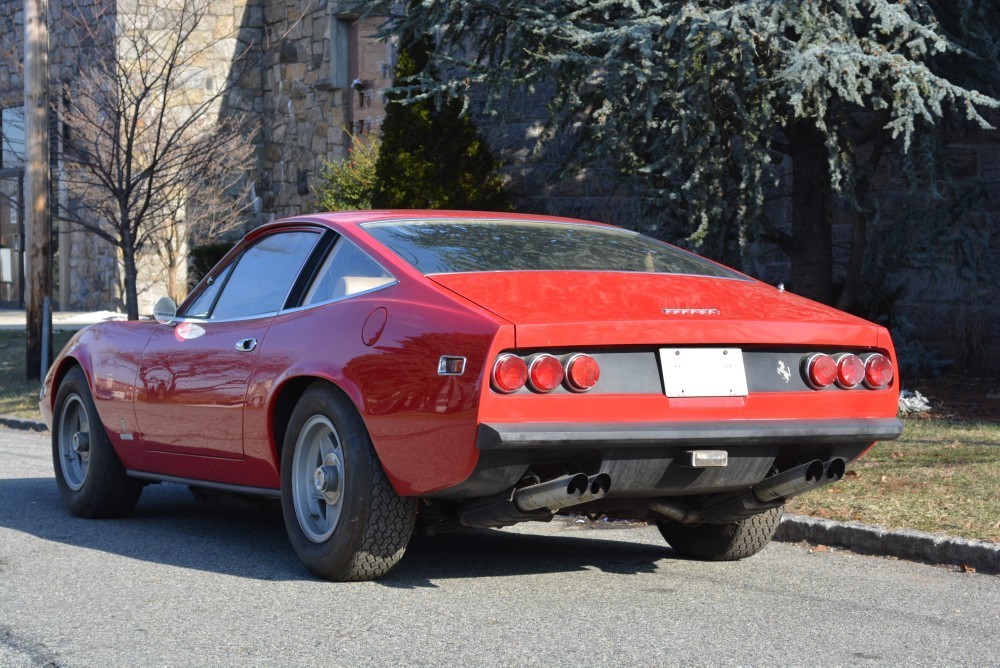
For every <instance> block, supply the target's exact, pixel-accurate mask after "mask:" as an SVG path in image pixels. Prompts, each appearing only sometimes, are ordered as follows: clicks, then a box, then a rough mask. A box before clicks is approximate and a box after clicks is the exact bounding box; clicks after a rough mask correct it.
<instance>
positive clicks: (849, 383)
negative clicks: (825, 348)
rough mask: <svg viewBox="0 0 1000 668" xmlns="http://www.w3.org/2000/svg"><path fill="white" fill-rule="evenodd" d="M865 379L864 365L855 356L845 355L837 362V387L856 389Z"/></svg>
mask: <svg viewBox="0 0 1000 668" xmlns="http://www.w3.org/2000/svg"><path fill="white" fill-rule="evenodd" d="M864 379H865V363H864V362H862V361H861V358H860V357H858V356H857V355H852V354H851V353H847V354H846V355H841V356H840V359H838V360H837V385H839V386H840V387H842V388H844V389H847V390H849V389H851V388H854V387H857V386H858V385H860V384H861V382H862V381H863V380H864Z"/></svg>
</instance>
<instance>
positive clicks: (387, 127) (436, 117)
mask: <svg viewBox="0 0 1000 668" xmlns="http://www.w3.org/2000/svg"><path fill="white" fill-rule="evenodd" d="M426 49H427V45H426V44H423V43H422V42H417V43H416V44H415V45H414V46H413V47H412V48H410V49H405V48H404V49H401V50H400V53H399V60H398V62H397V65H396V73H395V76H396V85H397V86H400V87H404V86H409V85H413V82H414V81H415V80H414V76H415V75H416V74H417V73H418V72H420V71H421V70H422V69H423V66H424V65H425V64H426V62H427V57H426V53H427V51H426ZM404 99H405V94H403V93H394V94H392V95H390V101H389V104H388V105H387V107H386V116H385V120H384V121H383V123H382V148H381V152H380V154H379V158H378V162H377V164H376V167H375V175H376V177H377V178H376V181H375V189H374V191H373V192H372V204H373V205H374V206H375V207H377V208H398V209H482V210H487V211H508V210H510V203H509V202H508V200H507V198H506V196H505V195H504V192H503V176H502V174H501V173H500V170H499V165H498V164H497V162H496V160H495V159H494V158H493V155H492V154H491V153H490V150H489V147H487V145H486V142H485V141H483V139H482V137H480V135H479V132H478V131H477V130H476V127H475V125H473V123H472V119H471V118H469V117H468V116H467V115H463V101H462V100H461V99H458V98H455V97H447V98H444V99H442V100H438V101H436V102H435V101H434V100H429V99H428V100H419V101H412V100H411V101H410V102H408V103H405V104H404Z"/></svg>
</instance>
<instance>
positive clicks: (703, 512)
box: [649, 457, 847, 524]
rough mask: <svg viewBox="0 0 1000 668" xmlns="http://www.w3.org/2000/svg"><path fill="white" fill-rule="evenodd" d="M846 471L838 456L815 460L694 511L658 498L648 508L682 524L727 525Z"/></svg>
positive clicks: (806, 490) (840, 475)
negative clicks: (827, 459) (733, 496)
mask: <svg viewBox="0 0 1000 668" xmlns="http://www.w3.org/2000/svg"><path fill="white" fill-rule="evenodd" d="M846 471H847V462H845V461H844V460H843V459H840V458H839V457H838V458H835V459H831V460H830V461H828V462H821V461H820V460H818V459H814V460H813V461H811V462H808V463H806V464H802V465H801V466H796V467H795V468H791V469H788V470H787V471H783V472H781V473H778V474H776V475H773V476H771V477H769V478H764V479H763V480H761V481H760V482H759V483H757V484H756V485H754V486H753V487H752V488H751V489H750V491H749V492H747V493H746V494H743V495H742V496H737V497H735V498H730V499H726V500H724V501H721V502H719V503H716V504H710V505H708V506H706V507H705V508H701V509H697V510H695V509H692V508H688V507H687V506H684V505H682V504H679V503H676V502H673V501H669V500H666V499H658V500H655V501H653V502H651V503H650V504H649V509H650V510H651V511H653V512H654V513H656V514H657V515H660V516H662V517H664V518H666V519H668V520H671V521H674V522H679V523H681V524H704V523H708V524H728V523H729V522H736V521H739V520H742V519H745V518H747V517H750V516H751V515H756V514H757V513H761V512H763V511H765V510H768V509H770V508H776V507H778V506H780V505H781V504H782V503H784V502H785V500H787V499H790V498H792V497H795V496H799V495H800V494H805V493H806V492H810V491H812V490H814V489H817V488H819V487H825V486H826V485H832V484H833V483H835V482H837V481H839V480H840V479H841V478H843V477H844V473H845V472H846Z"/></svg>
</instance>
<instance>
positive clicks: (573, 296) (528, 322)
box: [428, 271, 882, 349]
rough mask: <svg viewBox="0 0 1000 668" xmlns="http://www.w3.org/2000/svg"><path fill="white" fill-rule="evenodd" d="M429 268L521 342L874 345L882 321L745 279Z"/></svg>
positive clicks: (536, 344) (521, 345)
mask: <svg viewBox="0 0 1000 668" xmlns="http://www.w3.org/2000/svg"><path fill="white" fill-rule="evenodd" d="M428 278H430V279H431V280H433V281H434V282H436V283H438V284H439V285H441V286H442V287H444V288H447V289H448V290H450V291H452V292H454V293H456V294H458V295H461V296H462V297H464V298H465V299H467V300H469V301H472V302H474V303H475V304H477V305H479V306H480V307H482V308H484V309H486V310H488V311H490V312H491V313H493V314H495V315H497V316H500V317H501V318H503V319H505V320H507V321H509V322H511V323H512V324H513V325H514V327H515V337H516V344H517V347H518V348H522V349H523V348H537V347H547V346H602V345H658V344H664V343H679V344H691V345H697V344H706V345H720V344H755V345H756V344H759V345H787V344H795V345H813V346H819V345H835V344H839V345H847V344H850V345H854V346H871V347H874V346H876V345H878V332H879V330H881V329H882V328H881V327H879V326H877V325H874V324H872V323H869V322H866V321H864V320H861V319H860V318H856V317H854V316H851V315H849V314H846V313H843V312H841V311H838V310H836V309H833V308H830V307H828V306H824V305H822V304H818V303H816V302H813V301H810V300H808V299H804V298H802V297H798V296H796V295H793V294H790V293H788V292H784V291H782V290H778V289H777V288H774V287H772V286H770V285H767V284H766V283H761V282H759V281H754V280H749V279H746V280H742V279H729V278H715V277H700V276H687V275H673V274H649V273H630V272H587V271H572V272H560V271H512V272H483V273H456V274H434V275H430V276H428Z"/></svg>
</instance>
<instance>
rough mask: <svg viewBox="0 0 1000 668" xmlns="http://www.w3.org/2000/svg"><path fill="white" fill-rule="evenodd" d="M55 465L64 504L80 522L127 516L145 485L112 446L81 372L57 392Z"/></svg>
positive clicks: (67, 379)
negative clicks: (126, 471)
mask: <svg viewBox="0 0 1000 668" xmlns="http://www.w3.org/2000/svg"><path fill="white" fill-rule="evenodd" d="M52 464H53V467H54V468H55V473H56V485H58V486H59V494H60V495H61V496H62V499H63V503H65V504H66V507H67V508H69V510H70V512H71V513H73V514H74V515H76V516H77V517H88V518H110V517H124V516H125V515H128V514H129V513H130V512H131V511H132V508H134V507H135V504H136V501H138V500H139V494H140V493H142V486H143V484H142V482H141V481H139V480H135V479H133V478H129V477H128V475H127V474H126V473H125V467H124V466H122V463H121V460H120V459H118V455H117V454H116V453H115V451H114V448H113V447H111V442H110V441H109V440H108V434H107V432H105V431H104V425H103V424H102V423H101V418H100V416H99V415H98V414H97V407H96V406H95V405H94V399H93V397H92V396H91V394H90V387H89V386H88V385H87V377H86V376H85V375H84V373H83V371H82V370H81V369H80V367H74V368H73V369H70V371H69V372H68V373H67V374H66V376H65V377H64V378H63V380H62V382H61V383H60V384H59V390H58V392H56V403H55V410H54V412H53V415H52Z"/></svg>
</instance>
